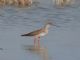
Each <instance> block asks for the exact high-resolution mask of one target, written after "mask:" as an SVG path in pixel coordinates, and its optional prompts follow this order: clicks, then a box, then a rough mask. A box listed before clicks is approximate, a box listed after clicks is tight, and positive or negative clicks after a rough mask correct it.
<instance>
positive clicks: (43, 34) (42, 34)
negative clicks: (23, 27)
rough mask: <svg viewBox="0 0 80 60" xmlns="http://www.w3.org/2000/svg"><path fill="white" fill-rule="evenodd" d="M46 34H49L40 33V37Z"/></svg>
mask: <svg viewBox="0 0 80 60" xmlns="http://www.w3.org/2000/svg"><path fill="white" fill-rule="evenodd" d="M46 34H47V33H45V32H44V33H40V34H39V35H40V36H45V35H46Z"/></svg>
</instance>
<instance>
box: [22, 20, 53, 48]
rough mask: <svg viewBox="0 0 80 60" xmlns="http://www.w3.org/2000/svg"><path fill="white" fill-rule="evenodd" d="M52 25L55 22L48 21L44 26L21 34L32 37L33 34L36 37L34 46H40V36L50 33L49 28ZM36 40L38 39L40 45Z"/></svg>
mask: <svg viewBox="0 0 80 60" xmlns="http://www.w3.org/2000/svg"><path fill="white" fill-rule="evenodd" d="M51 25H53V23H51V22H48V23H46V24H45V25H44V27H42V28H40V29H37V30H35V31H32V32H29V33H25V34H22V35H21V36H30V37H31V36H33V37H34V47H35V48H40V37H42V36H45V35H47V34H48V29H49V27H50V26H51ZM36 41H37V45H38V46H37V45H36Z"/></svg>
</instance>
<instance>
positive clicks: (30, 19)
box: [0, 0, 80, 60]
mask: <svg viewBox="0 0 80 60" xmlns="http://www.w3.org/2000/svg"><path fill="white" fill-rule="evenodd" d="M39 2H40V3H39V4H38V5H36V6H32V7H31V8H17V7H10V6H6V7H4V8H3V7H1V8H0V60H80V5H79V2H77V1H76V3H75V4H74V5H72V6H68V7H65V8H57V7H55V6H54V4H53V3H52V1H49V0H48V2H46V3H45V0H40V1H39ZM47 20H51V21H52V22H53V23H55V24H56V26H52V27H51V28H50V31H49V34H48V35H47V36H45V37H42V38H41V41H40V42H41V49H40V50H34V49H32V48H33V38H30V37H21V36H20V35H21V34H23V33H27V32H30V31H33V30H36V29H38V28H40V27H42V26H43V25H44V24H45V21H47Z"/></svg>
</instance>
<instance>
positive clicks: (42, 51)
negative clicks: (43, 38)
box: [23, 45, 49, 60]
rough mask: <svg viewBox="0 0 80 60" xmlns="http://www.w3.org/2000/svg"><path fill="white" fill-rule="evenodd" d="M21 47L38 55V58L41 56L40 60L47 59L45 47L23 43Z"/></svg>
mask: <svg viewBox="0 0 80 60" xmlns="http://www.w3.org/2000/svg"><path fill="white" fill-rule="evenodd" d="M23 49H24V50H25V51H29V52H30V53H32V54H36V55H38V56H39V57H40V58H42V60H49V59H48V51H47V48H42V47H40V48H35V47H34V46H33V45H23Z"/></svg>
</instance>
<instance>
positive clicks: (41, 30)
mask: <svg viewBox="0 0 80 60" xmlns="http://www.w3.org/2000/svg"><path fill="white" fill-rule="evenodd" d="M42 32H45V29H44V28H42V29H39V30H36V31H32V32H30V33H27V34H23V35H21V36H36V35H39V34H40V33H42Z"/></svg>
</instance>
